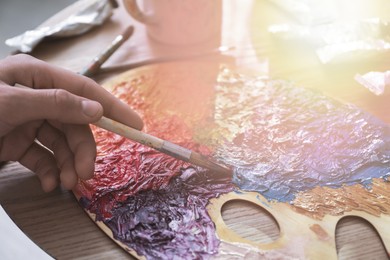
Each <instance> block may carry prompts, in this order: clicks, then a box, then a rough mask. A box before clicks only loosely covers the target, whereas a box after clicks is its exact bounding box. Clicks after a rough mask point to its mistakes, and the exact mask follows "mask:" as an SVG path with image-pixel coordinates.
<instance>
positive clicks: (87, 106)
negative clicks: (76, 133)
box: [81, 100, 101, 117]
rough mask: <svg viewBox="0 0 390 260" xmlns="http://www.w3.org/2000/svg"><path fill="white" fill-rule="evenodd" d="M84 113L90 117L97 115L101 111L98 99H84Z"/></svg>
mask: <svg viewBox="0 0 390 260" xmlns="http://www.w3.org/2000/svg"><path fill="white" fill-rule="evenodd" d="M81 107H82V109H83V113H84V114H85V115H86V116H89V117H95V116H96V114H97V113H99V112H100V109H101V105H100V104H99V103H98V102H96V101H91V100H83V101H82V102H81Z"/></svg>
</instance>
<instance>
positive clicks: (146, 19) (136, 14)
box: [123, 0, 156, 24]
mask: <svg viewBox="0 0 390 260" xmlns="http://www.w3.org/2000/svg"><path fill="white" fill-rule="evenodd" d="M123 5H124V7H125V9H126V11H127V12H128V13H129V14H130V15H131V16H132V17H133V18H134V19H135V20H137V21H138V22H141V23H144V24H153V23H155V22H156V20H155V18H154V17H153V16H151V15H146V14H145V13H144V12H143V11H142V10H141V9H140V8H139V6H138V4H137V0H123Z"/></svg>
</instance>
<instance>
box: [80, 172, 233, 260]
mask: <svg viewBox="0 0 390 260" xmlns="http://www.w3.org/2000/svg"><path fill="white" fill-rule="evenodd" d="M232 190H233V185H232V184H230V180H229V179H227V178H221V176H217V177H216V178H214V176H213V175H212V173H210V172H207V171H199V169H198V170H195V169H193V168H188V169H187V170H185V171H184V172H183V173H182V174H181V175H180V177H176V178H174V179H172V180H171V181H170V182H169V184H168V185H167V186H164V187H161V188H160V189H158V190H148V191H143V192H140V193H138V194H137V195H135V196H130V197H128V199H127V200H126V201H124V202H122V203H118V205H116V206H115V208H114V209H113V210H112V211H111V213H112V217H111V218H108V219H106V218H102V217H101V216H97V218H98V219H102V221H103V222H104V223H105V224H106V225H107V226H108V227H109V228H110V229H111V230H112V232H113V235H114V238H115V239H117V240H119V241H121V242H122V243H124V244H126V245H127V246H128V247H129V248H132V249H134V250H135V251H136V252H137V254H138V255H143V256H146V257H147V258H148V259H208V258H209V257H210V256H211V255H213V254H216V253H217V252H218V246H219V240H218V239H217V237H216V234H215V233H216V232H215V226H214V223H213V222H212V221H211V219H210V216H209V215H208V213H207V211H206V205H207V203H208V201H209V200H210V199H211V198H215V197H217V196H219V194H223V193H227V192H230V191H232ZM80 202H81V203H82V205H83V207H84V208H88V207H89V206H90V205H89V201H88V200H86V199H85V198H84V199H82V200H81V201H80ZM95 213H97V214H99V212H95Z"/></svg>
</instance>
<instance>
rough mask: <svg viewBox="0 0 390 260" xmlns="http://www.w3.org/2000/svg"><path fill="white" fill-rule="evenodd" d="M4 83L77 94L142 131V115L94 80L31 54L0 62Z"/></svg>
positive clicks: (0, 78)
mask: <svg viewBox="0 0 390 260" xmlns="http://www.w3.org/2000/svg"><path fill="white" fill-rule="evenodd" d="M0 80H1V81H3V82H5V83H7V84H8V85H11V86H13V85H15V84H20V85H23V86H26V87H30V88H34V89H65V90H67V91H69V92H71V93H73V94H75V95H78V96H82V97H85V98H88V99H92V100H95V101H98V102H99V103H100V104H101V105H102V106H103V109H104V115H105V116H107V117H110V118H112V119H114V120H116V121H119V122H122V123H124V124H126V125H129V126H131V127H134V128H137V129H142V126H143V123H142V120H141V118H140V117H139V116H138V114H137V113H136V112H135V111H134V110H132V109H131V108H130V107H129V106H128V105H127V104H125V103H124V102H122V101H121V100H119V99H118V98H116V97H115V96H114V95H112V94H111V93H110V92H108V91H107V90H106V89H104V88H103V87H101V86H100V85H98V84H97V83H96V82H95V81H93V80H92V79H89V78H87V77H84V76H82V75H78V74H76V73H73V72H71V71H68V70H65V69H62V68H59V67H56V66H53V65H49V64H47V63H45V62H43V61H40V60H38V59H35V58H33V57H31V56H29V55H24V54H19V55H15V56H10V57H7V58H6V59H4V60H3V61H1V62H0Z"/></svg>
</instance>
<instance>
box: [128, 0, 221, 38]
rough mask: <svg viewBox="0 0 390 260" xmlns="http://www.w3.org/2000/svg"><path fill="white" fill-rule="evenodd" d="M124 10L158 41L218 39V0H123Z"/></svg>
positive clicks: (219, 24) (219, 13) (219, 17)
mask: <svg viewBox="0 0 390 260" xmlns="http://www.w3.org/2000/svg"><path fill="white" fill-rule="evenodd" d="M123 3H124V7H125V8H126V10H127V12H128V13H129V14H130V15H131V16H132V17H133V18H134V19H136V20H137V21H139V22H141V23H143V24H144V25H145V26H146V30H147V32H148V35H149V36H150V37H151V38H152V39H154V40H156V41H159V42H162V43H166V44H173V45H193V44H199V43H203V42H206V41H207V40H211V39H216V38H220V34H221V20H222V1H221V0H143V1H142V3H143V5H142V8H140V6H139V5H138V3H137V0H123Z"/></svg>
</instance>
